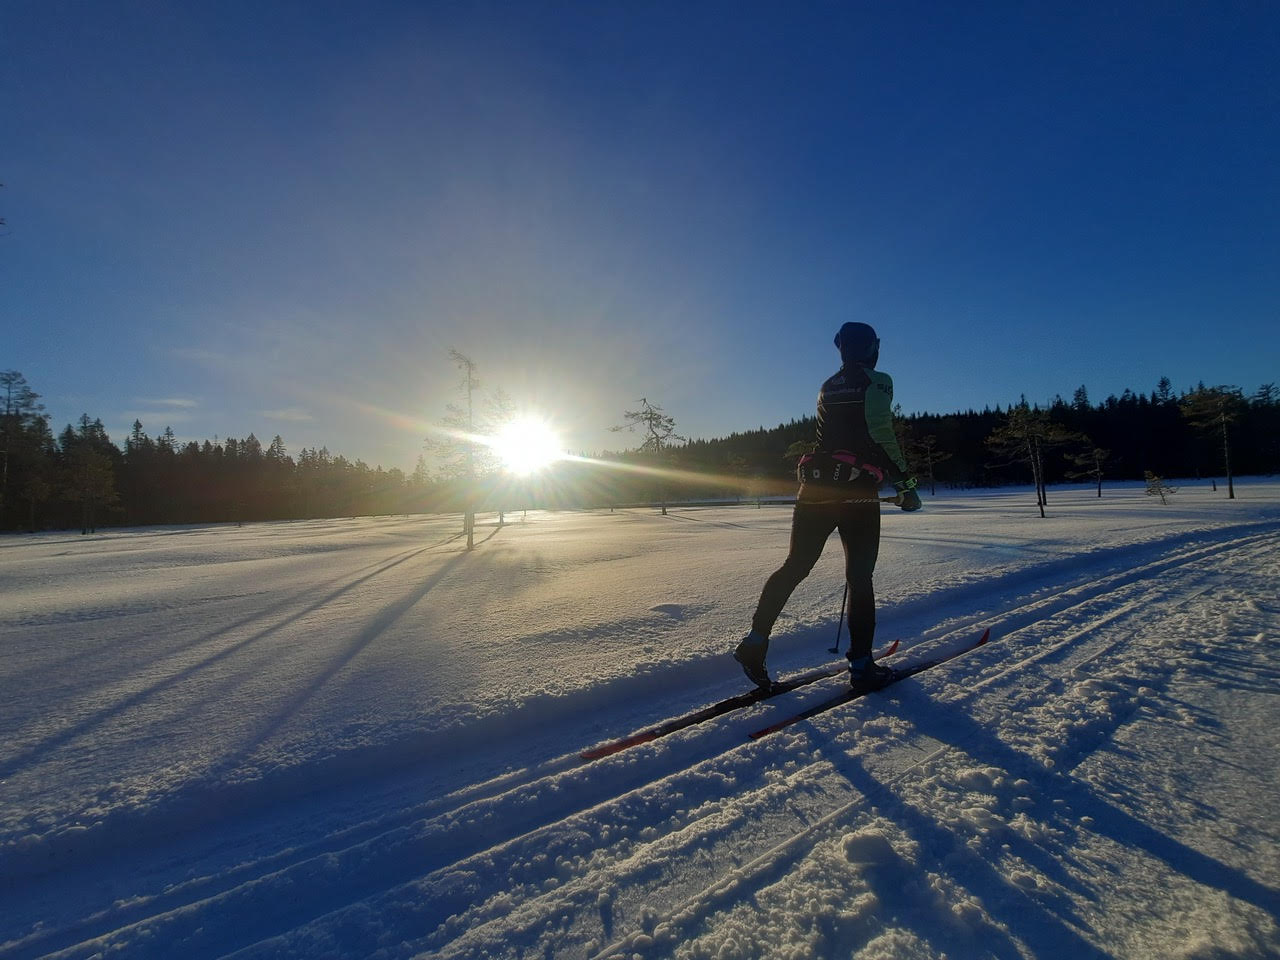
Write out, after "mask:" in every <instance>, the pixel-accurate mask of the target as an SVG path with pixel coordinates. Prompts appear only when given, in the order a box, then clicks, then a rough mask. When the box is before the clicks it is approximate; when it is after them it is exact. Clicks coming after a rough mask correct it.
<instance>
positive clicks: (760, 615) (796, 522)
mask: <svg viewBox="0 0 1280 960" xmlns="http://www.w3.org/2000/svg"><path fill="white" fill-rule="evenodd" d="M872 496H874V494H872ZM832 530H839V531H840V542H841V544H842V545H843V546H844V576H845V581H846V582H847V583H848V584H849V599H848V604H847V609H848V616H849V659H851V660H854V659H857V658H859V657H867V656H870V655H871V644H872V641H873V640H874V639H875V634H876V595H875V588H874V586H873V585H872V574H873V573H874V572H875V569H876V558H877V556H878V555H879V553H880V504H879V503H876V502H874V501H873V502H871V503H866V502H863V503H839V502H835V503H806V502H804V501H803V500H801V501H800V502H799V503H797V504H796V511H795V515H794V516H793V517H792V520H791V549H790V551H789V552H788V554H787V559H786V562H784V563H783V564H782V566H780V567H779V568H778V569H777V570H775V571H774V572H773V574H772V575H771V576H770V577H769V579H768V580H766V581H765V585H764V590H763V591H762V592H761V594H760V603H759V604H757V606H756V612H755V616H753V617H752V618H751V627H752V629H753V630H755V631H756V632H757V633H759V634H760V635H761V636H763V637H768V636H769V633H770V632H771V631H772V630H773V625H774V623H775V622H776V621H777V619H778V615H779V614H780V613H782V608H783V607H784V606H785V605H786V602H787V600H788V598H790V596H791V594H792V592H793V591H794V590H795V588H796V587H798V586H799V585H800V581H802V580H803V579H804V578H805V577H807V576H808V575H809V571H810V570H812V569H813V565H814V564H815V563H817V562H818V557H820V556H821V555H822V548H823V546H825V545H826V542H827V538H828V537H829V536H831V531H832Z"/></svg>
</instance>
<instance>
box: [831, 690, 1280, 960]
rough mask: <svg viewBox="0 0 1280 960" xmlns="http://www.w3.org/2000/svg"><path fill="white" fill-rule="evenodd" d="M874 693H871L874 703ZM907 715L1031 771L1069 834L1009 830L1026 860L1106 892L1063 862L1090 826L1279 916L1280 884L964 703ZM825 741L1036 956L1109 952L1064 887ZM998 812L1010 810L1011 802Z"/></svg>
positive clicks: (943, 933) (1039, 805)
mask: <svg viewBox="0 0 1280 960" xmlns="http://www.w3.org/2000/svg"><path fill="white" fill-rule="evenodd" d="M870 702H871V701H870V700H868V701H867V703H868V704H870ZM904 718H905V719H909V720H910V722H912V723H913V724H914V726H915V727H916V730H917V731H918V732H919V733H921V734H924V735H925V736H928V737H931V738H933V739H935V740H937V741H939V742H941V743H943V744H947V745H951V746H954V747H957V748H959V749H961V750H962V751H964V752H965V753H966V754H967V755H968V756H969V757H971V758H972V761H973V762H974V763H975V764H982V765H993V766H997V767H1001V768H1003V770H1004V771H1005V772H1006V773H1007V774H1008V776H1009V778H1010V779H1011V780H1013V779H1017V778H1023V779H1026V780H1027V781H1029V782H1030V783H1031V784H1033V785H1034V790H1035V792H1036V794H1037V795H1038V799H1037V800H1036V801H1035V808H1034V812H1036V813H1038V815H1039V817H1040V819H1041V820H1043V821H1045V822H1050V823H1051V824H1052V825H1053V827H1054V828H1056V829H1057V830H1059V831H1061V832H1062V834H1064V835H1065V837H1066V838H1067V839H1065V840H1063V839H1054V840H1051V841H1047V842H1046V843H1045V844H1044V845H1041V844H1038V843H1033V842H1032V841H1030V840H1028V839H1026V838H1024V837H1021V836H1019V835H1017V834H1015V833H1014V832H1013V831H1007V832H1005V833H1004V834H1002V835H1001V837H1000V840H1001V842H1003V843H1007V844H1009V845H1010V847H1011V850H1012V851H1013V852H1014V853H1016V854H1017V855H1018V856H1020V857H1021V858H1022V859H1023V860H1024V861H1026V862H1028V863H1030V864H1032V865H1034V866H1035V867H1036V868H1037V869H1039V870H1041V871H1042V872H1043V873H1044V874H1045V875H1046V876H1048V877H1050V878H1051V879H1053V880H1054V881H1056V882H1057V883H1059V884H1060V885H1062V886H1063V887H1065V888H1067V889H1069V890H1071V891H1072V892H1073V893H1075V894H1078V895H1079V896H1081V897H1083V898H1086V899H1090V900H1096V899H1097V897H1096V894H1095V892H1094V891H1093V890H1091V889H1089V887H1088V885H1087V884H1086V883H1083V882H1082V881H1080V880H1079V879H1078V878H1076V877H1073V876H1072V875H1071V874H1070V873H1069V872H1068V871H1067V870H1066V869H1065V867H1064V865H1063V864H1064V858H1066V857H1067V856H1068V850H1064V849H1062V848H1061V847H1062V845H1064V844H1065V845H1067V846H1068V847H1069V844H1070V842H1071V841H1070V837H1072V836H1073V835H1074V834H1075V833H1076V832H1077V831H1079V830H1081V829H1087V830H1088V831H1090V832H1092V833H1095V834H1097V835H1099V836H1103V837H1106V838H1107V839H1109V840H1111V841H1112V842H1114V843H1116V844H1118V845H1120V846H1123V847H1130V848H1136V849H1137V850H1140V851H1141V852H1143V853H1145V854H1147V855H1148V856H1150V857H1153V858H1155V859H1157V860H1160V861H1163V862H1164V863H1165V864H1166V865H1167V866H1168V867H1169V869H1170V870H1172V871H1173V872H1175V873H1179V874H1182V875H1183V876H1185V877H1187V878H1188V879H1189V880H1192V881H1193V882H1195V883H1199V884H1202V885H1204V886H1208V887H1212V888H1215V889H1218V890H1221V891H1223V892H1225V893H1227V894H1228V895H1230V896H1232V897H1234V898H1236V899H1238V900H1241V901H1244V902H1247V903H1250V904H1253V905H1254V906H1256V907H1258V908H1260V909H1261V910H1263V911H1266V912H1267V913H1269V914H1270V915H1272V916H1275V915H1277V913H1280V892H1278V891H1276V890H1273V889H1271V888H1270V887H1267V886H1265V885H1264V884H1261V883H1259V882H1257V881H1256V880H1254V879H1252V878H1251V877H1249V876H1247V875H1246V874H1245V873H1244V872H1242V871H1241V870H1239V869H1236V868H1234V867H1231V866H1228V865H1226V864H1224V863H1222V862H1221V861H1219V860H1217V859H1215V858H1213V857H1210V856H1207V855H1206V854H1203V853H1200V852H1199V851H1197V850H1194V849H1192V848H1191V847H1188V846H1187V845H1186V844H1184V843H1182V842H1181V841H1179V840H1177V839H1175V838H1173V837H1171V836H1169V835H1167V834H1165V833H1162V832H1161V831H1160V830H1158V829H1156V828H1154V827H1152V826H1151V825H1150V824H1147V823H1145V822H1143V821H1142V820H1139V819H1137V818H1136V817H1134V816H1133V815H1132V814H1130V813H1128V812H1126V811H1125V810H1123V809H1121V808H1119V807H1117V806H1115V805H1114V804H1112V803H1110V802H1108V801H1107V800H1105V799H1103V798H1102V797H1100V796H1099V795H1098V794H1097V793H1096V792H1095V790H1094V789H1093V788H1092V787H1090V786H1089V785H1088V784H1086V783H1084V782H1082V781H1080V780H1077V779H1076V778H1074V777H1072V776H1071V775H1070V774H1066V773H1062V772H1058V771H1053V770H1046V769H1045V767H1043V766H1042V765H1041V764H1039V763H1037V762H1035V761H1034V760H1033V759H1031V758H1030V757H1029V756H1027V755H1026V754H1024V753H1022V752H1020V751H1018V750H1015V749H1013V748H1011V747H1009V746H1008V745H1007V744H1005V743H1003V742H1002V741H1001V740H1000V739H999V738H998V737H996V736H995V735H994V734H993V733H992V732H991V731H990V730H989V729H987V728H986V727H984V726H983V725H981V724H979V723H977V722H976V721H975V720H974V719H973V718H972V717H971V716H969V714H968V713H967V712H966V711H965V710H963V709H961V708H960V707H958V706H956V705H954V704H947V703H940V702H936V701H934V702H929V701H928V700H927V699H926V698H925V697H923V696H921V697H919V698H916V702H915V703H914V704H912V708H911V710H910V712H909V715H907V716H905V717H904ZM818 749H819V750H820V752H822V753H823V754H824V756H826V758H827V759H828V760H829V761H830V762H831V763H832V765H833V766H834V767H835V768H836V769H837V770H838V771H839V772H840V773H841V774H842V775H844V776H845V777H846V778H847V779H848V780H849V782H850V783H851V784H852V785H853V786H854V787H855V788H856V789H857V790H858V791H859V792H860V793H861V794H862V795H863V796H865V797H867V799H868V801H869V803H871V804H874V805H876V806H877V807H878V808H879V812H880V813H881V815H883V816H885V817H887V818H890V819H893V820H895V821H896V822H897V823H898V824H899V826H900V827H901V828H902V829H903V830H904V831H906V832H907V833H908V834H909V835H910V836H911V837H912V838H913V839H914V840H916V841H917V842H919V843H920V844H921V847H922V848H923V849H924V850H926V851H935V852H941V855H942V858H943V859H945V860H946V865H945V866H944V867H942V870H943V872H945V873H947V874H951V875H954V876H955V877H956V879H957V880H958V881H959V882H960V883H961V884H962V885H963V886H964V887H966V888H967V889H969V890H971V891H972V892H973V893H974V895H975V896H977V897H978V898H979V899H980V900H981V901H982V904H983V906H984V907H985V908H986V910H987V911H988V912H989V913H990V914H991V916H992V917H993V918H995V919H997V920H999V921H1000V922H1002V923H1004V924H1005V925H1006V926H1007V928H1008V930H1009V933H1010V934H1011V935H1012V937H1015V938H1016V939H1017V940H1018V941H1020V942H1021V943H1023V944H1025V945H1026V947H1028V948H1029V949H1030V950H1031V952H1032V954H1033V955H1034V956H1037V957H1041V958H1050V957H1070V958H1072V960H1081V958H1093V957H1098V958H1101V957H1106V956H1108V954H1106V953H1104V952H1102V951H1100V950H1099V949H1098V948H1096V947H1094V946H1093V945H1092V944H1090V943H1089V942H1088V941H1087V940H1085V939H1084V937H1083V936H1082V935H1081V934H1080V933H1079V932H1078V931H1077V929H1074V928H1078V927H1082V926H1084V924H1083V922H1082V920H1081V919H1080V918H1079V917H1078V915H1076V914H1075V911H1074V910H1073V909H1072V906H1071V904H1070V902H1069V901H1068V900H1066V899H1065V897H1061V896H1060V897H1058V898H1056V901H1055V900H1054V899H1052V898H1051V896H1052V895H1051V894H1049V892H1048V891H1044V890H1037V891H1036V892H1035V894H1034V896H1033V895H1032V894H1031V893H1029V892H1028V891H1027V890H1024V889H1023V888H1022V887H1020V886H1018V885H1017V884H1015V883H1014V882H1013V881H1012V880H1011V879H1009V878H1008V877H1006V876H1004V875H1003V874H1002V873H1001V872H1000V871H999V869H998V868H997V867H996V866H995V865H993V864H992V863H990V862H988V861H987V859H986V858H984V857H983V856H982V855H981V854H980V853H979V852H977V851H975V850H973V849H972V848H970V847H969V846H968V845H967V844H965V843H964V842H963V840H962V839H959V838H957V837H956V835H955V833H953V830H952V828H951V827H950V826H949V825H947V824H940V823H938V822H937V821H936V820H934V819H933V818H932V817H930V816H929V815H928V814H927V812H925V811H922V810H920V809H917V808H916V807H915V806H913V805H912V804H910V803H909V802H907V801H905V800H904V799H902V798H901V796H900V795H899V793H898V791H897V790H896V789H895V788H894V786H893V785H892V783H887V784H886V783H881V782H880V781H879V780H877V779H876V776H875V775H874V774H873V773H872V772H871V771H870V770H868V769H867V767H866V765H865V764H864V762H863V760H862V758H861V757H859V756H850V755H848V754H846V753H845V752H844V751H842V750H840V749H838V748H836V747H835V746H834V744H833V743H832V742H831V741H830V740H827V741H826V742H825V743H824V744H822V745H821V746H819V748H818ZM1028 812H1033V811H1028ZM996 813H997V815H1000V813H1001V811H996ZM1084 818H1091V820H1090V821H1088V826H1087V827H1081V826H1080V824H1081V822H1082V820H1084ZM1051 846H1059V848H1060V849H1059V850H1057V851H1054V850H1053V849H1051ZM1076 866H1077V868H1078V870H1079V871H1080V872H1082V873H1084V874H1085V875H1087V873H1088V871H1089V870H1090V869H1096V868H1093V867H1091V866H1090V865H1088V864H1084V863H1081V862H1079V861H1076ZM880 892H881V893H882V894H883V899H884V901H885V902H886V903H893V902H894V901H895V898H896V896H897V894H896V892H895V891H894V890H891V889H886V890H883V891H880ZM935 926H936V929H922V930H920V931H919V932H920V933H921V934H922V935H925V936H929V937H931V938H935V937H936V938H938V939H935V940H934V942H935V943H937V944H938V946H940V947H943V948H945V947H947V946H949V944H948V943H947V937H948V936H954V933H953V932H951V933H949V932H948V930H946V929H944V928H943V927H942V925H941V923H940V922H938V923H936V924H935ZM1073 927H1074V928H1073ZM984 949H985V950H990V951H991V952H992V953H994V954H995V955H997V956H1006V955H1008V956H1020V955H1021V954H1020V953H1019V951H1018V950H1016V949H1015V948H1014V945H1013V944H1012V943H1009V944H1001V945H1000V947H999V948H997V947H996V945H995V944H993V943H992V942H991V941H990V940H984Z"/></svg>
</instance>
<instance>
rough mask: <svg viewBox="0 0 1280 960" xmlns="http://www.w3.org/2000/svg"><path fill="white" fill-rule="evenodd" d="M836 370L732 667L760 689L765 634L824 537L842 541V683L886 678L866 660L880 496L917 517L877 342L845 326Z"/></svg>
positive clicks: (866, 684)
mask: <svg viewBox="0 0 1280 960" xmlns="http://www.w3.org/2000/svg"><path fill="white" fill-rule="evenodd" d="M835 343H836V346H837V347H838V348H839V349H840V359H841V361H842V365H841V367H840V369H839V371H837V372H836V373H835V375H834V376H832V377H830V378H829V379H828V380H827V381H826V382H825V383H824V384H823V385H822V389H821V390H820V391H819V392H818V442H817V447H816V448H815V450H814V452H813V453H812V454H809V455H807V456H804V457H801V458H800V462H799V464H798V465H797V467H796V474H797V477H798V479H799V481H800V491H799V493H798V494H797V496H796V508H795V514H794V516H793V518H792V521H791V548H790V552H789V553H788V554H787V559H786V562H784V563H783V564H782V566H781V567H779V568H778V569H777V570H775V571H774V573H773V575H772V576H770V577H769V579H768V580H767V581H766V582H765V585H764V590H763V591H762V592H761V594H760V602H759V604H757V606H756V612H755V615H754V616H753V617H752V618H751V632H750V633H748V634H747V635H746V636H745V637H744V638H743V639H742V642H741V643H739V644H738V646H737V649H736V650H735V651H734V654H733V655H734V659H736V660H737V661H738V663H740V664H741V665H742V669H743V670H744V671H745V672H746V674H747V676H748V677H749V678H750V679H751V680H752V681H753V682H754V683H756V684H757V685H759V686H761V687H766V688H767V687H769V686H771V685H772V681H771V680H770V679H769V673H768V671H767V670H766V669H765V654H766V653H767V652H768V649H769V633H770V631H771V630H773V625H774V622H775V621H776V620H777V619H778V615H779V614H780V613H781V612H782V608H783V606H784V605H785V604H786V602H787V599H788V598H789V597H790V596H791V593H792V591H793V590H795V588H796V587H797V586H799V584H800V581H802V580H803V579H804V578H805V577H807V576H808V575H809V571H810V570H812V569H813V565H814V564H815V563H817V562H818V557H819V556H820V555H821V553H822V548H823V545H824V544H825V543H826V541H827V537H829V536H830V535H831V531H832V530H839V531H840V540H841V543H842V544H843V545H844V557H845V580H846V581H847V584H848V587H847V589H848V591H849V594H848V611H849V682H850V684H851V685H852V687H853V689H855V690H858V691H866V690H876V689H879V688H880V687H882V686H884V685H885V684H886V683H888V682H889V681H890V680H891V679H892V677H893V671H892V670H890V669H889V668H888V667H883V666H880V665H879V664H877V663H876V662H875V661H874V660H873V659H872V656H871V642H872V639H873V638H874V636H875V629H876V606H875V592H874V589H873V586H872V579H871V578H872V573H873V572H874V571H875V566H876V556H877V554H878V553H879V551H880V503H879V500H878V494H879V490H880V487H881V486H882V485H883V484H884V483H886V482H888V483H892V484H893V486H894V489H895V490H896V491H897V494H898V495H897V498H896V502H897V503H898V505H899V506H900V507H902V509H903V510H919V509H920V506H921V504H920V496H919V494H917V493H916V481H915V478H914V477H910V476H909V475H908V473H907V462H906V458H905V457H903V455H902V450H901V448H900V447H899V446H898V440H897V438H896V437H895V436H894V433H893V419H892V414H891V412H890V409H891V407H892V406H893V380H892V379H890V377H889V375H888V374H886V373H882V372H880V371H878V370H876V368H875V367H876V362H877V361H878V360H879V357H880V339H879V338H878V337H877V336H876V332H875V330H873V329H872V328H871V327H870V326H869V325H867V324H865V323H846V324H844V326H842V327H841V328H840V331H839V332H838V333H837V334H836V340H835Z"/></svg>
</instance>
